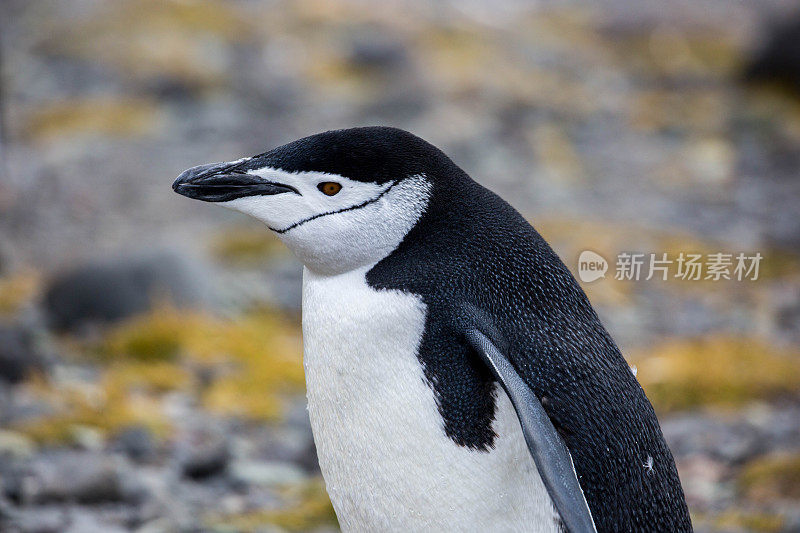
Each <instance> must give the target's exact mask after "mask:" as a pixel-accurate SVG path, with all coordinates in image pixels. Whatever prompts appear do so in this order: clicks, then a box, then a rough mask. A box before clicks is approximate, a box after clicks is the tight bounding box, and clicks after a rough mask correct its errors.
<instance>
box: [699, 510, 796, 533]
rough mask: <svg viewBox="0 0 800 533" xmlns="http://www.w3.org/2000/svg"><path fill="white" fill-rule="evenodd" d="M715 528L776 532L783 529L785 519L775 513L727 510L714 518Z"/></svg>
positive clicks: (765, 532) (764, 532)
mask: <svg viewBox="0 0 800 533" xmlns="http://www.w3.org/2000/svg"><path fill="white" fill-rule="evenodd" d="M713 523H714V526H715V529H720V530H723V531H728V530H731V529H734V530H741V529H743V530H745V531H759V532H763V533H775V532H777V531H781V530H782V529H783V524H784V519H783V517H782V516H780V515H777V514H774V513H764V512H752V513H748V512H743V511H735V510H731V511H725V512H724V513H722V514H721V515H719V516H717V517H715V518H714V520H713Z"/></svg>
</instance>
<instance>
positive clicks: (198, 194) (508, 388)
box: [173, 127, 691, 532]
mask: <svg viewBox="0 0 800 533" xmlns="http://www.w3.org/2000/svg"><path fill="white" fill-rule="evenodd" d="M173 188H174V190H175V191H176V192H178V193H180V194H182V195H184V196H188V197H189V198H194V199H198V200H204V201H209V202H218V203H220V204H221V205H223V206H225V207H230V208H232V209H236V210H239V211H242V212H244V213H248V214H250V215H252V216H254V217H256V218H258V219H260V220H261V221H263V222H264V223H265V224H266V225H267V226H268V227H269V229H270V230H272V231H273V232H275V233H276V234H277V235H278V237H280V238H281V240H283V242H284V243H285V244H286V245H287V246H288V247H289V248H290V249H291V250H292V251H293V252H294V253H295V255H296V256H297V257H298V258H299V259H300V261H301V262H302V263H303V265H304V272H303V338H304V366H305V371H306V382H307V388H308V408H309V414H310V417H311V424H312V429H313V433H314V440H315V442H316V445H317V450H318V454H319V462H320V467H321V469H322V474H323V477H324V478H325V482H326V486H327V490H328V492H329V494H330V497H331V501H332V503H333V506H334V509H335V510H336V514H337V516H338V518H339V522H340V525H341V527H342V529H343V530H345V531H537V532H548V531H554V532H556V531H562V530H564V529H566V530H568V531H572V532H578V531H581V532H582V531H594V530H597V531H604V532H605V531H608V532H611V531H614V532H617V531H691V522H690V520H689V514H688V511H687V508H686V503H685V500H684V496H683V491H682V488H681V485H680V481H679V479H678V473H677V470H676V468H675V463H674V460H673V458H672V455H671V453H670V451H669V449H668V448H667V446H666V444H665V442H664V438H663V436H662V433H661V429H660V427H659V424H658V421H657V419H656V416H655V414H654V412H653V409H652V407H651V405H650V403H649V402H648V400H647V398H646V397H645V395H644V392H643V391H642V389H641V387H640V386H639V384H638V382H637V381H636V379H635V377H634V375H633V374H632V372H631V371H630V369H629V367H628V365H627V364H626V362H625V359H624V358H623V357H622V355H621V354H620V351H619V349H618V348H617V346H616V344H615V343H614V341H613V340H612V339H611V337H610V336H609V334H608V333H607V332H606V330H605V329H604V327H603V326H602V324H601V323H600V321H599V319H598V317H597V315H596V313H595V311H594V309H593V308H592V306H591V304H590V303H589V301H588V300H587V298H586V296H585V294H584V293H583V291H582V290H581V288H580V286H579V285H578V283H577V282H576V281H575V279H574V278H573V276H572V275H571V274H570V272H569V271H568V269H567V268H566V267H565V266H564V264H563V263H562V262H561V261H560V259H559V258H558V257H557V256H556V254H555V253H554V252H553V251H552V250H551V248H550V247H549V246H548V244H547V243H546V242H545V241H544V240H543V239H542V237H541V236H539V234H538V233H537V232H536V231H535V230H534V229H533V227H532V226H531V225H530V224H529V223H528V222H527V221H526V220H525V219H524V218H523V217H522V216H521V215H520V214H519V213H518V212H517V211H515V210H514V209H513V208H512V207H511V206H510V205H509V204H508V203H506V202H505V201H504V200H502V199H501V198H499V197H498V196H497V195H495V194H494V193H492V192H491V191H489V190H487V189H486V188H484V187H482V186H481V185H479V184H478V183H476V182H475V181H473V180H472V179H471V178H470V177H469V176H468V175H467V174H466V173H465V172H464V171H462V170H461V169H460V168H459V167H458V166H456V164H455V163H453V162H452V161H451V160H450V159H449V158H448V157H447V156H446V155H445V154H444V153H442V152H441V151H440V150H438V149H437V148H436V147H434V146H432V145H430V144H428V143H427V142H425V141H423V140H422V139H420V138H418V137H416V136H414V135H412V134H410V133H408V132H405V131H402V130H399V129H395V128H388V127H370V128H354V129H346V130H337V131H329V132H325V133H320V134H317V135H312V136H310V137H306V138H303V139H300V140H297V141H294V142H292V143H289V144H287V145H284V146H281V147H278V148H275V149H273V150H271V151H269V152H266V153H264V154H261V155H257V156H254V157H248V158H244V159H240V160H237V161H233V162H230V163H219V164H211V165H203V166H198V167H194V168H191V169H189V170H187V171H185V172H184V173H183V174H181V175H180V176H179V177H178V179H177V180H176V181H175V182H174V184H173Z"/></svg>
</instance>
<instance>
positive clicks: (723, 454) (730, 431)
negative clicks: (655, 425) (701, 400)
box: [661, 414, 764, 464]
mask: <svg viewBox="0 0 800 533" xmlns="http://www.w3.org/2000/svg"><path fill="white" fill-rule="evenodd" d="M661 428H662V430H663V432H664V438H665V439H666V440H667V443H668V444H669V446H670V449H671V450H672V453H674V454H675V456H676V457H677V456H695V455H699V456H704V457H711V458H714V459H716V460H720V461H723V462H724V463H727V464H737V463H741V462H743V461H746V460H747V459H749V458H751V457H753V456H755V455H758V454H759V453H762V452H763V451H764V439H763V435H760V434H759V431H758V429H757V428H755V427H753V426H752V425H751V424H748V423H747V422H742V421H741V420H731V421H725V420H723V419H720V418H715V417H712V416H708V415H704V414H687V415H682V416H679V417H676V418H672V419H668V420H664V421H663V423H662V424H661Z"/></svg>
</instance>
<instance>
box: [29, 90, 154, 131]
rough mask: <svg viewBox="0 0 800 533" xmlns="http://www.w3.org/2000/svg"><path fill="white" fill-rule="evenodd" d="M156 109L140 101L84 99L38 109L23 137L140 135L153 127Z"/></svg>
mask: <svg viewBox="0 0 800 533" xmlns="http://www.w3.org/2000/svg"><path fill="white" fill-rule="evenodd" d="M157 115H158V107H157V106H156V105H155V104H154V103H153V102H150V101H148V100H142V99H122V100H111V99H84V100H74V101H64V102H58V103H54V104H50V105H41V106H37V108H36V110H35V111H34V112H33V113H31V114H30V115H29V116H28V117H27V124H26V126H25V133H26V135H27V136H28V137H31V138H34V139H49V138H52V137H57V136H60V135H75V134H91V135H103V136H109V135H115V136H131V135H142V134H145V133H147V132H149V131H150V129H151V128H152V127H154V126H155V125H156V120H157Z"/></svg>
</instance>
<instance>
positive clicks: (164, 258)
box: [43, 252, 206, 332]
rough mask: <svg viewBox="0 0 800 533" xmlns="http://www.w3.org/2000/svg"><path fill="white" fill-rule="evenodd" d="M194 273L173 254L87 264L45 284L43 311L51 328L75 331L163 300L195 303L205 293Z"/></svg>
mask: <svg viewBox="0 0 800 533" xmlns="http://www.w3.org/2000/svg"><path fill="white" fill-rule="evenodd" d="M199 269H201V267H200V266H198V265H197V263H196V262H195V261H190V260H189V259H188V258H187V257H184V256H181V255H178V254H176V253H173V252H163V253H158V254H154V255H147V256H136V257H124V258H119V259H115V260H112V261H95V262H89V263H86V264H83V265H80V266H78V267H75V268H74V269H72V270H70V271H67V272H64V273H61V274H59V275H57V276H55V277H54V278H53V279H51V280H50V282H49V284H48V285H47V287H46V289H45V296H44V302H43V305H44V311H45V314H46V316H47V319H48V322H49V324H50V325H51V326H52V327H53V328H54V329H56V330H59V331H73V332H79V331H81V330H82V329H83V328H86V327H89V326H93V325H96V324H100V325H103V324H109V323H114V322H118V321H120V320H123V319H125V318H128V317H131V316H134V315H137V314H140V313H144V312H146V311H148V310H150V309H152V308H153V307H154V306H155V305H157V304H159V303H162V302H164V301H167V302H169V303H171V304H174V305H177V306H197V305H201V304H202V302H203V300H204V299H205V296H206V294H205V290H204V289H203V288H202V287H203V282H202V279H203V276H202V275H201V274H200V271H199Z"/></svg>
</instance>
